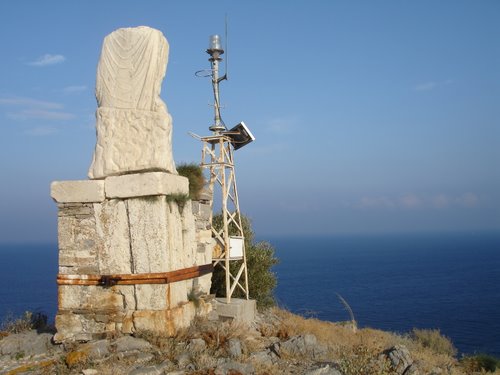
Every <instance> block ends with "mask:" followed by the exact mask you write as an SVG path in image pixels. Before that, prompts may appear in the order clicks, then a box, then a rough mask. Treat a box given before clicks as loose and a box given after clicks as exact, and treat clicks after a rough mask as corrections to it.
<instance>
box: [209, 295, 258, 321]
mask: <svg viewBox="0 0 500 375" xmlns="http://www.w3.org/2000/svg"><path fill="white" fill-rule="evenodd" d="M215 309H216V311H217V314H218V315H219V318H220V319H228V320H235V321H238V322H242V323H252V322H253V321H254V320H255V314H256V311H257V305H256V303H255V300H253V299H250V300H246V299H241V298H231V302H230V303H227V301H226V299H225V298H216V300H215Z"/></svg>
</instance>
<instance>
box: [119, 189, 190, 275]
mask: <svg viewBox="0 0 500 375" xmlns="http://www.w3.org/2000/svg"><path fill="white" fill-rule="evenodd" d="M126 202H127V209H128V220H129V232H130V244H131V246H130V249H131V253H132V262H133V268H132V269H133V273H151V272H166V271H170V270H172V268H169V266H168V264H167V262H166V260H167V258H168V252H169V251H175V249H171V248H170V247H169V246H168V237H169V233H168V230H167V210H168V203H167V201H166V198H165V197H164V196H150V197H145V198H132V199H127V200H126ZM175 255H176V256H177V257H182V254H181V253H180V252H178V253H177V254H175Z"/></svg>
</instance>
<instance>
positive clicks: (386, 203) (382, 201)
mask: <svg viewBox="0 0 500 375" xmlns="http://www.w3.org/2000/svg"><path fill="white" fill-rule="evenodd" d="M395 206H396V204H395V203H394V201H393V200H392V199H390V198H387V197H383V196H382V197H369V196H365V197H362V198H361V199H360V200H359V202H358V203H357V204H355V207H357V208H362V209H370V208H393V207H395Z"/></svg>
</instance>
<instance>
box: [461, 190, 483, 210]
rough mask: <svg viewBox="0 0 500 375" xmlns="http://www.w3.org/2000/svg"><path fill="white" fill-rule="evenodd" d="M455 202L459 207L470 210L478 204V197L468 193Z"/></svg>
mask: <svg viewBox="0 0 500 375" xmlns="http://www.w3.org/2000/svg"><path fill="white" fill-rule="evenodd" d="M456 201H457V203H458V204H459V205H460V206H463V207H469V208H472V207H476V206H477V205H478V204H479V197H478V196H477V195H476V194H474V193H470V192H469V193H464V194H462V195H461V196H459V197H458V198H457V200H456Z"/></svg>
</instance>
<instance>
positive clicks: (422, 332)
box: [411, 328, 457, 357]
mask: <svg viewBox="0 0 500 375" xmlns="http://www.w3.org/2000/svg"><path fill="white" fill-rule="evenodd" d="M411 338H412V339H413V340H415V341H416V342H418V343H419V344H420V345H422V346H423V347H424V348H429V349H431V350H432V351H433V352H435V353H438V354H446V355H449V356H452V357H453V356H455V355H456V354H457V349H456V348H455V347H454V346H453V343H452V342H451V341H450V339H449V338H448V337H446V336H443V335H442V334H441V332H440V331H439V329H418V328H413V331H412V333H411Z"/></svg>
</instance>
